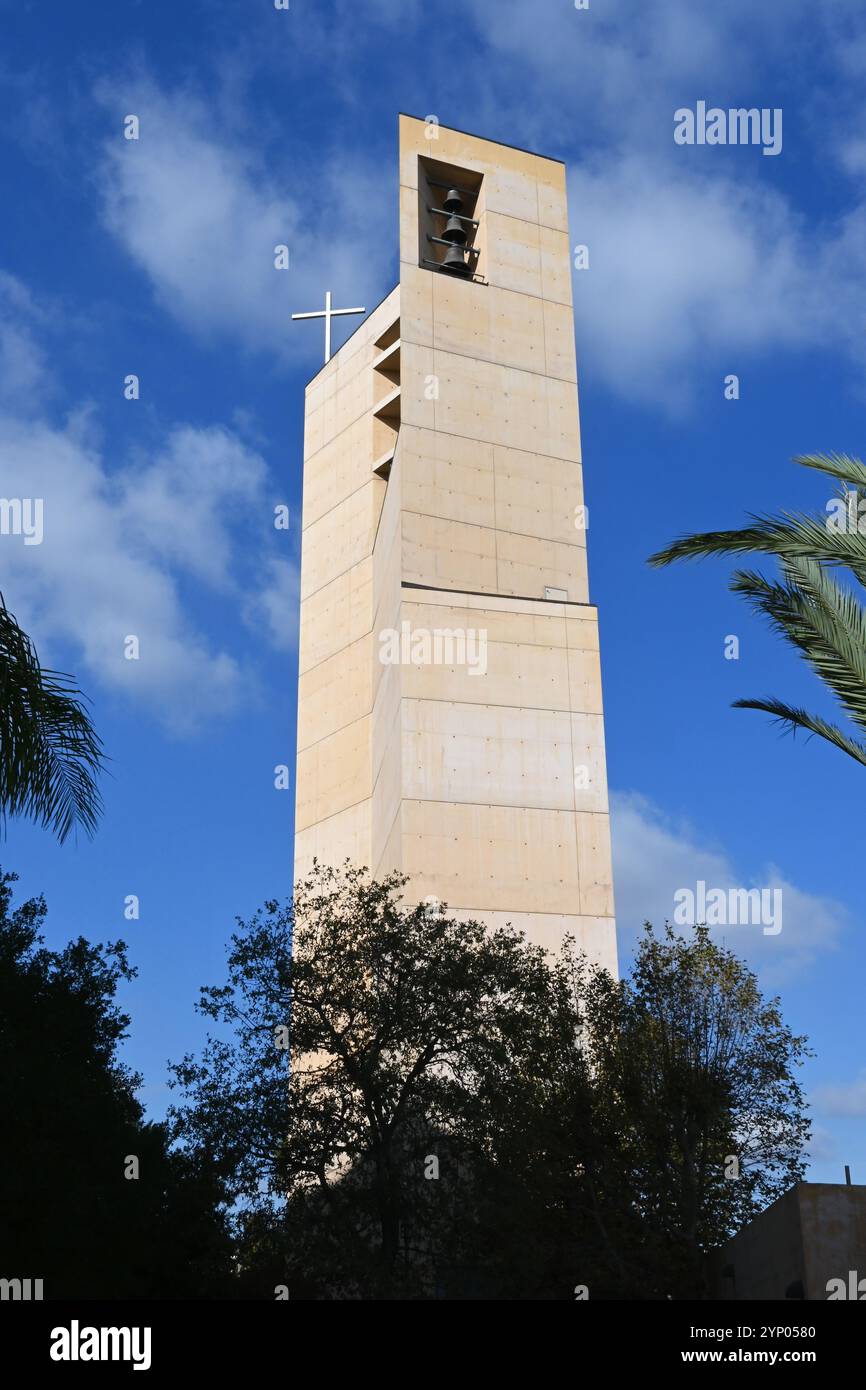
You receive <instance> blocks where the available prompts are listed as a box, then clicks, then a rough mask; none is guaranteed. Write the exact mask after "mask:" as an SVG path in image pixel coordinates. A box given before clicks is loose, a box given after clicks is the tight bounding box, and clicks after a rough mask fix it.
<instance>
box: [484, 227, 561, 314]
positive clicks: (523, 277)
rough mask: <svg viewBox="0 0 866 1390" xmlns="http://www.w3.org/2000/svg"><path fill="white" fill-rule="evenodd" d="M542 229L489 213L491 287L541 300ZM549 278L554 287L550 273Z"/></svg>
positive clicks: (488, 250)
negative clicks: (529, 295)
mask: <svg viewBox="0 0 866 1390" xmlns="http://www.w3.org/2000/svg"><path fill="white" fill-rule="evenodd" d="M541 230H543V229H540V228H539V226H538V224H537V222H522V221H518V220H517V219H516V218H514V217H505V216H503V215H502V214H501V213H496V212H488V214H487V264H488V267H489V269H488V278H489V280H490V283H491V285H496V286H498V287H499V288H500V289H504V290H516V291H518V292H519V293H520V294H531V295H535V297H536V298H537V299H541V298H542V295H543V291H542V276H541V242H540V231H541ZM550 279H551V283H552V284H553V283H554V274H553V271H552V270H551V272H550ZM556 287H557V288H559V286H558V285H557V286H556ZM550 297H551V298H555V297H556V296H550Z"/></svg>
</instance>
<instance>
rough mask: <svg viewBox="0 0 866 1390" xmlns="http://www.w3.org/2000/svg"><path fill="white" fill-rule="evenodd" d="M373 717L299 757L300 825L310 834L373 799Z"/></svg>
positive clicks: (359, 720)
mask: <svg viewBox="0 0 866 1390" xmlns="http://www.w3.org/2000/svg"><path fill="white" fill-rule="evenodd" d="M371 790H372V787H371V779H370V716H369V715H367V716H365V717H364V718H363V719H357V720H356V721H355V723H354V724H348V725H347V726H346V727H345V728H344V729H339V730H338V731H337V733H335V734H332V735H331V736H330V737H329V738H325V739H323V740H322V741H321V742H320V743H314V744H313V746H312V747H311V748H302V749H301V750H300V751H299V753H298V790H297V801H296V812H295V814H296V824H297V827H298V829H299V830H306V829H307V827H308V826H310V825H314V824H315V823H316V822H317V821H322V820H327V819H328V818H329V817H331V816H335V815H336V814H337V813H338V812H339V811H345V810H347V809H348V808H349V807H350V806H354V805H355V804H356V803H357V802H359V801H362V800H363V799H364V798H365V797H369V795H370V792H371Z"/></svg>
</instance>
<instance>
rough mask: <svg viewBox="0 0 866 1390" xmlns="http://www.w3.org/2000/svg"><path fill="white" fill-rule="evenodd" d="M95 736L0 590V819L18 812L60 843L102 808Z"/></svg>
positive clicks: (75, 694) (68, 681)
mask: <svg viewBox="0 0 866 1390" xmlns="http://www.w3.org/2000/svg"><path fill="white" fill-rule="evenodd" d="M103 766H104V759H103V753H102V743H101V740H100V739H99V737H98V735H97V734H96V732H95V730H94V728H93V725H92V724H91V722H90V718H89V715H88V713H87V710H86V708H85V704H84V701H83V698H82V696H81V695H80V693H79V691H78V690H77V689H76V686H75V684H74V682H73V680H72V677H71V676H68V675H66V674H64V673H63V672H61V671H51V670H47V669H43V668H42V667H41V666H40V664H39V658H38V656H37V654H36V650H35V648H34V646H33V644H32V642H31V641H30V638H29V637H28V636H27V634H26V633H25V632H23V631H22V629H21V628H20V627H19V626H18V623H17V622H16V621H15V618H14V617H13V615H12V614H11V613H10V612H9V610H8V609H7V607H6V604H5V602H4V599H3V596H2V594H0V819H2V820H3V821H5V819H6V817H7V816H23V817H25V818H27V819H30V820H34V821H36V822H37V823H38V824H40V825H42V826H44V827H46V828H50V829H51V830H53V831H54V833H55V834H56V835H57V837H58V839H59V840H60V841H61V842H62V841H64V840H65V839H66V838H67V836H68V835H69V833H70V831H71V830H72V829H73V827H74V826H78V825H80V826H81V827H82V828H83V829H84V830H85V831H86V832H87V834H89V835H92V834H93V832H94V831H95V829H96V825H97V823H98V820H99V816H100V815H101V813H102V798H101V796H100V793H99V789H98V786H97V776H98V774H99V773H100V772H101V771H102V769H103Z"/></svg>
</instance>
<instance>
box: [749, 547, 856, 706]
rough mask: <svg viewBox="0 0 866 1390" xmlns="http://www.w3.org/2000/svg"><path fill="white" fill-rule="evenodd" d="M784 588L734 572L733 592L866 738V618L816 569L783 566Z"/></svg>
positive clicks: (809, 564)
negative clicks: (817, 680) (806, 665)
mask: <svg viewBox="0 0 866 1390" xmlns="http://www.w3.org/2000/svg"><path fill="white" fill-rule="evenodd" d="M782 569H783V574H784V576H785V582H784V583H775V584H774V583H770V582H769V581H768V580H766V579H765V578H764V576H763V575H760V574H755V573H753V572H751V571H748V570H738V571H736V572H735V573H734V575H733V577H732V579H731V589H732V590H733V591H734V593H739V594H742V595H743V596H744V597H745V598H746V599H747V600H748V602H749V603H750V605H751V606H752V608H753V609H754V610H755V611H756V612H758V613H761V614H762V615H763V616H764V617H766V618H768V619H769V621H770V625H771V627H772V628H773V629H774V630H775V631H776V632H778V633H779V634H780V635H781V636H782V637H784V638H785V640H786V641H788V642H790V643H791V645H792V646H794V647H795V648H796V649H797V650H798V651H799V652H800V654H801V655H802V656H803V657H805V659H806V660H807V661H808V662H809V664H810V665H811V667H812V669H813V670H814V671H815V672H816V674H817V675H818V676H819V677H820V678H821V680H823V681H824V683H825V684H826V685H828V686H829V687H830V689H831V690H832V691H833V693H834V694H835V695H836V697H837V698H838V700H839V701H840V703H841V704H842V705H843V707H844V708H845V710H846V712H847V714H848V715H849V716H850V717H851V719H852V720H854V722H855V723H856V724H857V725H858V726H859V727H860V728H861V729H863V731H864V732H866V614H864V610H863V608H862V606H861V605H860V604H859V603H858V602H857V600H856V599H855V597H854V595H853V594H851V593H850V592H849V591H847V590H845V589H842V588H841V587H840V586H839V585H838V584H836V583H835V582H834V581H833V580H832V579H831V578H830V576H829V575H827V574H826V573H825V571H824V570H822V569H821V567H820V565H816V564H814V563H813V562H812V561H807V560H797V561H790V562H788V563H786V564H784V565H783V567H782Z"/></svg>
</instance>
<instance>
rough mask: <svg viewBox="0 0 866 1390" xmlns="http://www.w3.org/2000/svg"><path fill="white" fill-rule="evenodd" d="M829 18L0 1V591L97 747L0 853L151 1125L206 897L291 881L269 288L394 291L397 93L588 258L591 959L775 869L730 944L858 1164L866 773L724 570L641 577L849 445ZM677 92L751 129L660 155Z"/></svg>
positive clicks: (294, 303)
mask: <svg viewBox="0 0 866 1390" xmlns="http://www.w3.org/2000/svg"><path fill="white" fill-rule="evenodd" d="M859 8H860V7H859V5H858V4H857V3H856V0H826V3H824V4H823V5H821V6H817V5H815V4H814V3H812V0H808V2H807V0H788V2H787V3H786V4H785V5H784V6H781V5H773V6H765V7H756V6H755V5H754V2H753V0H727V3H726V4H725V5H724V6H715V5H713V6H710V5H701V6H697V5H695V4H694V2H693V0H659V3H658V4H656V5H652V6H647V5H646V4H644V3H637V0H628V2H627V0H606V3H603V2H602V0H591V3H590V8H589V9H588V10H582V11H578V10H576V9H575V8H574V6H573V5H572V4H571V3H570V0H498V3H496V4H490V3H489V0H486V2H485V0H461V2H460V3H459V4H453V3H448V0H443V2H442V3H439V4H437V5H435V6H432V5H429V4H421V3H414V0H369V2H368V3H365V4H364V5H363V6H359V5H357V4H354V3H352V4H350V3H348V2H347V0H335V3H330V4H327V3H320V4H313V3H309V2H308V0H291V5H290V8H289V10H287V11H283V10H276V9H275V8H274V7H273V4H269V3H268V0H259V2H258V3H250V0H244V2H243V3H232V0H220V3H219V4H218V5H217V4H214V3H204V0H198V3H195V0H191V3H188V4H186V5H183V6H177V5H169V4H168V3H165V0H161V2H160V0H149V3H147V4H144V3H124V4H120V5H118V4H112V5H108V4H103V3H98V2H93V3H91V4H89V5H87V6H84V7H71V6H56V7H51V9H50V12H49V11H48V10H46V8H45V7H44V6H42V5H36V4H33V3H29V4H27V3H24V4H22V3H20V0H19V3H16V4H14V5H13V4H9V3H5V2H4V3H2V4H0V14H2V17H3V25H4V31H5V33H6V35H7V43H6V45H5V53H4V56H3V57H2V58H0V101H2V122H0V128H2V131H3V132H4V134H3V137H2V158H3V175H4V177H3V184H4V189H5V192H6V197H5V199H4V203H5V210H4V216H3V219H2V225H0V479H2V486H0V492H2V494H3V495H4V496H43V497H44V498H45V507H46V512H45V528H46V529H45V539H44V541H43V544H42V545H41V546H30V547H25V546H24V545H23V543H22V540H21V538H20V537H2V538H0V587H2V590H3V592H4V595H5V597H6V600H7V602H8V604H9V606H10V607H11V608H12V610H13V611H14V612H15V613H16V614H17V616H18V617H19V619H20V620H21V621H22V623H23V624H24V625H25V626H26V628H27V629H28V631H30V633H31V634H32V636H33V637H34V639H35V641H36V642H37V645H38V648H39V651H40V655H41V656H42V658H43V660H44V661H46V662H47V663H49V664H52V665H54V666H57V667H60V668H62V669H66V670H70V671H73V672H74V673H75V674H76V676H77V678H78V680H79V682H80V684H81V685H82V687H83V688H84V689H85V690H86V691H87V692H88V694H89V695H90V697H91V699H92V702H93V711H94V717H95V720H96V723H97V725H98V727H99V730H100V732H101V734H102V736H103V739H104V741H105V744H106V746H107V749H108V752H109V754H110V756H111V758H112V763H111V776H110V777H109V778H108V779H107V780H106V783H105V797H106V803H107V814H106V816H105V819H104V822H103V824H102V826H101V828H100V831H99V833H98V835H97V837H96V839H95V840H94V841H93V842H92V843H88V842H87V841H83V840H80V841H79V842H78V843H77V844H73V843H68V844H66V845H64V846H58V845H57V844H55V843H54V842H53V841H52V840H51V839H49V838H48V837H47V835H46V834H45V833H43V832H41V831H37V830H35V829H32V828H30V827H28V826H26V825H22V824H13V825H11V826H10V827H9V831H8V836H7V840H6V843H5V844H4V845H3V846H2V860H3V863H4V865H5V866H6V867H8V868H10V869H15V870H16V871H17V872H18V873H19V875H20V878H21V883H20V885H19V886H20V889H21V891H22V892H25V893H35V892H39V891H42V892H44V893H45V895H46V897H47V899H48V904H49V939H50V941H51V942H52V943H53V944H57V943H60V942H61V941H63V940H65V939H67V938H68V937H69V936H70V935H72V934H74V933H78V932H83V933H85V934H86V935H87V936H89V937H91V938H93V939H97V940H99V939H109V938H111V939H115V938H117V937H118V936H123V937H124V938H125V939H126V940H127V941H128V943H129V945H130V949H131V954H132V957H133V959H134V961H135V962H136V964H137V965H138V967H139V970H140V976H139V979H138V980H137V982H136V983H135V984H134V985H132V986H131V987H130V988H129V989H128V990H127V991H126V1002H127V1004H128V1007H129V1009H130V1011H131V1013H132V1016H133V1034H132V1041H131V1043H130V1045H129V1047H128V1055H129V1059H130V1061H131V1062H132V1063H133V1064H134V1065H135V1066H137V1067H139V1068H140V1069H141V1070H142V1071H143V1072H144V1074H145V1078H146V1084H145V1088H144V1092H143V1098H144V1100H145V1102H146V1104H147V1105H148V1107H149V1109H150V1111H151V1113H152V1114H154V1115H157V1114H159V1113H161V1111H162V1110H163V1108H164V1106H165V1104H166V1101H167V1092H166V1090H165V1077H166V1061H167V1059H168V1058H178V1057H179V1056H180V1055H181V1054H182V1053H183V1052H184V1051H185V1050H186V1049H188V1048H191V1047H195V1046H196V1045H197V1044H198V1042H199V1041H200V1040H201V1038H202V1036H203V1026H202V1024H201V1022H200V1021H199V1020H198V1019H197V1018H196V1016H195V1015H194V1013H193V1002H194V999H195V997H196V995H197V992H198V988H199V986H200V985H201V984H205V983H211V982H216V981H218V980H220V979H221V978H222V970H223V959H224V943H225V941H226V939H227V937H228V935H229V933H230V931H231V930H232V928H233V924H234V917H235V914H240V915H242V916H243V915H248V914H249V913H251V912H252V911H253V910H254V909H255V907H256V906H257V905H258V904H259V903H260V902H261V901H262V900H264V899H265V898H266V897H271V896H284V895H285V893H286V891H287V889H288V886H289V882H290V855H291V831H292V825H291V821H292V799H293V797H292V791H291V790H289V791H279V790H276V789H275V787H274V768H275V766H276V765H278V764H288V765H289V766H292V765H293V759H294V721H295V699H294V689H295V676H296V659H297V658H296V626H297V613H296V609H297V565H298V555H299V528H298V525H297V519H298V517H299V504H300V481H301V454H302V402H303V386H304V383H305V382H306V380H307V379H308V378H309V377H310V376H311V375H312V374H313V372H314V371H315V370H316V369H317V367H318V365H319V362H320V354H321V337H322V335H321V327H320V325H311V324H293V323H292V322H291V318H290V316H291V313H292V312H293V311H300V310H308V309H312V308H316V307H318V306H319V305H320V303H322V302H323V299H324V292H325V290H326V289H328V288H330V289H331V290H332V291H333V292H334V295H335V302H336V303H340V304H366V305H367V306H368V307H372V306H373V305H374V304H376V303H377V302H378V301H379V300H380V299H381V298H382V297H383V295H384V294H386V293H387V292H388V290H390V289H391V287H392V285H393V284H394V282H395V279H396V255H395V253H396V244H397V226H396V211H397V210H396V163H395V159H396V117H397V112H398V111H401V110H402V111H408V112H411V113H413V114H416V115H419V116H427V115H431V114H432V115H435V116H437V117H438V119H439V120H440V121H441V122H442V123H443V124H445V125H453V126H457V127H460V128H463V129H467V130H472V131H476V132H478V133H479V134H483V135H487V136H490V137H491V138H494V139H498V140H503V141H507V142H511V143H513V144H516V145H520V146H523V147H526V148H530V149H536V150H539V151H541V152H543V153H547V154H551V155H554V156H558V157H560V158H562V159H564V160H565V161H566V162H567V164H568V170H569V187H570V206H571V234H572V240H573V241H574V242H575V243H583V244H586V245H587V246H588V247H589V248H590V266H589V269H588V270H585V271H575V274H574V292H575V330H576V339H577V350H578V369H579V376H580V390H581V419H582V432H583V448H584V463H585V486H586V493H587V500H588V503H589V508H590V528H589V537H588V540H589V560H590V578H591V587H592V597H593V599H594V601H595V602H597V603H598V605H599V608H600V615H601V632H602V662H603V667H602V669H603V679H604V694H605V706H606V715H607V745H608V771H609V779H610V785H611V789H612V794H613V809H614V849H615V871H616V890H617V908H618V917H619V921H620V948H621V952H622V954H623V957H624V958H625V959H627V957H628V952H629V949H630V945H631V943H632V942H633V940H634V935H635V929H636V927H637V925H638V924H639V922H640V920H641V919H642V918H644V917H650V918H653V919H654V920H657V921H661V920H662V919H663V918H664V916H665V915H671V914H672V911H673V901H672V895H673V892H674V891H675V889H676V888H677V887H680V886H689V885H693V884H694V883H695V882H696V880H697V879H699V878H703V879H705V880H706V881H707V882H710V883H713V884H718V885H720V886H726V885H728V884H739V885H743V886H746V887H751V886H762V885H768V884H774V885H780V886H782V888H783V892H784V925H783V930H782V932H781V933H780V934H779V935H778V936H775V937H768V936H764V935H763V934H762V933H761V931H760V928H755V927H750V928H736V929H729V930H728V931H727V934H726V939H727V940H728V942H729V944H732V945H734V946H735V948H736V949H737V950H739V951H740V952H741V953H742V954H744V955H746V956H747V958H748V959H749V960H750V961H751V962H752V963H753V964H754V966H755V967H756V968H757V969H758V971H759V974H760V978H761V980H762V983H763V985H764V986H765V988H766V989H767V990H768V991H770V992H776V991H780V992H781V994H782V998H783V1004H784V1011H785V1015H786V1017H787V1018H788V1020H789V1022H790V1023H791V1024H792V1026H793V1027H794V1028H795V1029H796V1030H797V1031H802V1032H805V1033H808V1034H809V1036H810V1038H811V1040H812V1043H813V1046H814V1047H815V1049H816V1051H817V1053H818V1056H817V1058H816V1059H815V1061H814V1062H812V1063H810V1064H809V1067H808V1072H807V1076H806V1080H807V1083H808V1089H809V1092H810V1095H811V1096H812V1099H813V1102H814V1109H815V1122H816V1130H817V1136H816V1142H815V1145H814V1155H813V1156H814V1166H813V1169H812V1171H811V1176H812V1177H813V1178H814V1179H815V1180H826V1181H836V1180H839V1179H841V1177H842V1165H843V1164H844V1163H845V1162H849V1163H851V1164H852V1167H853V1171H854V1178H855V1181H856V1180H858V1179H859V1180H860V1181H866V1141H864V1135H863V1123H864V1117H866V1064H864V1059H863V1048H862V1041H861V1039H862V1029H861V1028H860V1026H859V1025H860V1018H861V1007H862V1006H861V998H862V993H863V979H864V968H866V935H864V933H866V920H864V908H863V905H862V886H861V880H862V864H863V853H862V830H861V816H862V812H861V809H860V808H861V807H862V804H863V795H864V792H866V781H864V776H866V774H864V772H863V770H862V769H860V768H858V767H857V766H856V765H855V764H854V763H853V762H852V761H851V760H849V759H846V758H845V757H844V756H843V755H842V754H841V753H839V752H836V751H835V750H832V749H830V748H829V747H826V746H823V745H820V746H819V745H818V744H817V743H815V742H812V743H811V744H805V743H803V742H802V741H798V742H797V743H793V742H792V741H791V740H790V739H780V738H779V737H778V735H777V733H776V732H775V731H774V730H773V728H772V727H770V726H769V724H768V722H767V721H766V719H765V718H764V717H763V716H761V715H759V714H756V713H753V712H749V711H738V710H732V709H731V708H730V702H731V700H732V699H734V698H736V697H737V696H739V695H764V694H769V693H773V694H776V695H779V696H782V697H784V698H786V699H788V700H790V701H792V702H794V703H798V702H799V703H805V704H807V705H808V706H809V707H812V708H815V709H817V710H819V711H821V712H822V713H825V714H829V715H833V714H834V711H833V707H832V704H831V702H830V700H829V699H828V698H827V697H826V696H825V695H824V693H823V691H822V690H821V688H820V687H819V685H818V683H817V681H816V680H815V679H814V678H813V677H812V676H811V675H810V674H809V672H808V671H807V670H805V668H803V667H801V666H800V665H799V664H798V663H797V661H796V659H795V658H794V657H793V656H791V655H789V654H787V653H786V652H784V651H783V650H782V649H781V648H780V646H779V644H778V642H777V641H775V640H774V639H773V638H772V637H771V636H770V635H769V634H768V633H766V632H765V631H764V630H763V629H762V628H761V627H760V625H759V624H758V623H757V621H756V620H754V619H752V618H751V617H750V616H749V615H748V614H747V612H746V611H745V609H744V608H743V607H742V606H741V605H740V604H739V603H738V602H737V600H736V599H735V598H734V596H733V595H731V594H729V593H728V591H727V578H726V576H727V567H726V566H725V565H724V564H723V563H706V564H702V565H699V566H693V567H689V568H686V567H675V568H673V569H671V570H669V571H664V572H656V571H652V570H650V569H648V567H647V566H646V563H645V561H646V557H647V556H648V555H649V554H650V553H651V552H652V551H653V550H655V549H657V548H658V547H659V546H661V545H662V544H664V543H665V542H666V541H668V540H670V539H671V538H672V537H673V536H674V535H677V534H679V533H681V532H683V531H686V530H690V529H707V528H712V527H716V526H727V525H736V524H738V523H740V522H741V521H742V520H743V519H744V517H745V513H746V512H747V511H748V510H750V509H754V510H756V511H759V510H760V511H767V510H775V509H777V508H783V507H803V508H812V509H818V510H822V509H823V507H824V505H825V503H826V501H827V500H828V498H829V497H830V495H831V489H830V488H828V486H827V485H826V484H825V483H823V482H822V481H821V479H820V476H819V475H814V474H810V473H808V472H806V471H805V470H802V469H797V468H795V467H794V466H793V465H792V464H791V462H790V460H791V458H792V456H793V455H795V454H797V453H804V452H810V451H819V450H820V451H831V450H839V451H848V452H851V453H854V454H858V453H859V452H862V450H863V448H864V444H863V433H864V429H863V426H864V399H866V348H864V344H866V333H864V329H866V200H864V195H863V174H864V172H866V118H864V116H863V110H862V101H861V100H860V93H861V92H862V88H863V80H864V77H866V23H864V20H863V18H862V17H859V16H858V9H859ZM698 100H705V101H707V102H708V104H710V105H717V106H720V107H723V108H726V109H727V108H729V107H734V106H757V107H768V108H776V107H778V108H781V109H782V111H783V148H782V152H781V153H780V154H779V155H778V156H776V157H766V156H763V155H762V153H761V150H760V148H757V147H729V148H725V147H708V146H703V147H699V146H695V147H684V146H678V145H676V144H675V143H674V140H673V129H674V111H675V110H676V109H677V108H679V107H681V106H691V107H694V105H695V103H696V102H697V101H698ZM128 114H136V115H138V117H139V119H140V139H139V140H138V141H127V140H125V139H124V138H123V122H124V117H125V116H127V115H128ZM277 243H286V244H288V245H289V247H290V250H291V267H290V269H289V270H288V271H286V272H277V271H275V269H274V266H273V247H274V246H275V244H277ZM353 324H354V321H352V320H348V321H344V325H348V326H340V325H339V324H338V326H337V327H336V330H335V340H336V342H340V341H342V337H343V336H345V334H346V333H347V332H348V331H350V328H351V326H353ZM130 373H135V374H136V375H138V376H139V378H140V383H141V394H140V399H139V400H136V401H129V400H126V399H124V392H123V383H124V378H125V377H126V376H127V375H128V374H130ZM729 373H736V374H737V375H738V377H739V379H740V398H739V400H736V401H728V400H725V398H724V390H723V383H724V378H725V376H726V375H727V374H729ZM283 503H284V504H287V505H288V506H289V508H290V511H291V517H292V525H291V527H290V529H289V531H288V533H286V532H285V531H277V530H275V528H274V526H273V510H274V507H276V506H278V505H280V504H283ZM128 633H135V634H137V635H139V637H140V640H141V651H142V657H141V660H140V661H138V662H128V661H125V660H124V659H123V650H122V639H123V636H124V635H125V634H128ZM728 634H735V635H737V636H738V637H739V639H740V657H739V660H737V661H727V660H725V658H724V640H725V637H726V636H727V635H728ZM132 893H135V894H138V895H139V897H140V900H141V917H140V920H139V921H137V922H127V921H125V920H124V916H123V904H124V899H125V898H126V896H127V895H128V894H132Z"/></svg>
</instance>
